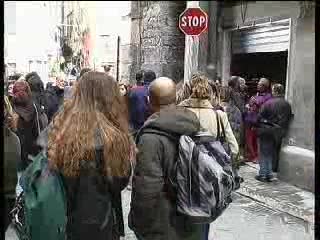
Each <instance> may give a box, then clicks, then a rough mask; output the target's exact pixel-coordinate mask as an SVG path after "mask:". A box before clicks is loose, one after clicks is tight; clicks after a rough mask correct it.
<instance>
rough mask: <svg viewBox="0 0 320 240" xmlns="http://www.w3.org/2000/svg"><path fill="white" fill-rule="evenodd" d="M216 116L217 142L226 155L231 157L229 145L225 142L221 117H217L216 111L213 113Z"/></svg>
mask: <svg viewBox="0 0 320 240" xmlns="http://www.w3.org/2000/svg"><path fill="white" fill-rule="evenodd" d="M215 114H216V121H217V140H219V141H220V142H221V144H222V146H223V148H224V150H225V151H226V153H227V154H228V155H229V156H231V155H232V154H231V148H230V145H229V143H228V142H227V140H226V132H225V129H224V126H223V123H222V120H221V117H220V116H219V114H218V113H217V111H215ZM220 128H221V129H220Z"/></svg>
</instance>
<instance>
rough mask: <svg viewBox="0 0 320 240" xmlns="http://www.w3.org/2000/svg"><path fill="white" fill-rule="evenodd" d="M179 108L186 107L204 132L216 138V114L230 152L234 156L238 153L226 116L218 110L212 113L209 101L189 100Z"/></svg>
mask: <svg viewBox="0 0 320 240" xmlns="http://www.w3.org/2000/svg"><path fill="white" fill-rule="evenodd" d="M179 106H181V107H186V108H188V109H189V110H191V111H192V112H194V113H195V114H196V115H197V117H198V119H199V121H200V124H201V127H202V128H203V129H204V130H207V131H209V132H210V133H211V134H212V135H213V136H215V137H216V136H217V120H216V115H215V114H216V113H218V115H219V116H220V119H221V122H222V124H223V126H224V129H225V134H226V141H227V142H228V143H229V146H230V149H231V152H232V153H233V154H235V155H237V154H238V152H239V146H238V143H237V140H236V138H235V136H234V134H233V132H232V129H231V126H230V123H229V121H228V116H227V114H226V113H225V112H222V111H220V110H217V111H214V110H213V107H212V105H211V103H210V102H209V100H198V99H195V98H189V99H186V100H184V101H183V102H181V103H180V104H179Z"/></svg>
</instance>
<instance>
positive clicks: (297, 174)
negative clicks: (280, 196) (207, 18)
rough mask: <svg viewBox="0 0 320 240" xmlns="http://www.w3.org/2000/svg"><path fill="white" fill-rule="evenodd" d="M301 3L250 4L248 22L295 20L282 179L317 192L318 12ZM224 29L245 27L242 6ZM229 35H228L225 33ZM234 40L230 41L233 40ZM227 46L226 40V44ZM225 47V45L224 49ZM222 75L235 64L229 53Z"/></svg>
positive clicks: (226, 15) (228, 14) (227, 17)
mask: <svg viewBox="0 0 320 240" xmlns="http://www.w3.org/2000/svg"><path fill="white" fill-rule="evenodd" d="M304 12H305V9H304V8H303V3H302V2H299V1H288V2H284V1H274V2H268V1H259V2H255V3H253V2H252V3H250V2H249V3H248V5H247V11H246V18H245V21H246V22H250V21H257V20H259V19H262V18H268V17H280V18H290V19H291V36H290V48H289V56H288V62H289V64H288V79H287V84H286V85H287V86H286V88H287V89H286V98H287V100H288V101H289V102H290V103H291V105H292V110H293V113H294V115H295V116H294V119H293V121H292V124H291V126H290V129H289V134H288V137H287V139H285V140H284V141H283V148H282V151H281V154H280V162H279V174H278V177H279V178H280V179H282V180H284V181H287V182H289V183H291V184H294V185H296V186H298V187H301V188H304V189H307V190H310V191H314V187H315V186H314V167H315V157H314V148H315V146H314V137H315V135H314V129H315V121H314V117H315V105H314V97H315V94H314V89H315V75H314V72H315V13H314V12H315V11H314V9H312V10H310V9H309V11H308V14H304ZM223 23H224V27H231V28H232V27H234V26H237V25H238V24H239V25H241V24H242V18H241V6H235V7H232V8H224V11H223ZM224 34H225V35H227V34H226V32H224ZM229 41H230V39H229ZM223 44H224V45H226V40H225V39H224V42H223ZM221 48H222V46H221ZM227 49H229V51H230V47H228V48H227V47H225V49H224V51H223V57H224V58H222V59H220V61H221V62H222V72H224V70H223V68H224V69H227V67H226V66H225V65H229V64H230V62H231V55H230V53H226V52H225V51H226V50H227Z"/></svg>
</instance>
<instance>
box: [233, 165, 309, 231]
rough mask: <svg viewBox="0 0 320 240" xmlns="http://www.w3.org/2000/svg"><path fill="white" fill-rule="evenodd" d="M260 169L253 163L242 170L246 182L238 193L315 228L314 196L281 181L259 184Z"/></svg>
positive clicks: (241, 173)
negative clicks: (257, 177)
mask: <svg viewBox="0 0 320 240" xmlns="http://www.w3.org/2000/svg"><path fill="white" fill-rule="evenodd" d="M258 169H259V165H257V164H251V163H249V164H246V165H245V166H243V167H241V168H240V171H239V175H240V176H241V177H243V178H244V182H243V183H242V185H241V188H240V189H239V190H238V191H237V192H238V193H239V194H241V195H244V196H247V197H249V198H252V199H254V200H256V201H258V202H261V203H262V204H264V205H266V206H267V207H270V208H272V209H276V210H278V211H281V212H285V213H288V214H290V215H292V216H294V217H297V218H300V219H303V220H304V221H305V222H307V223H308V225H309V226H310V227H312V228H313V226H314V194H313V193H311V192H307V191H304V190H301V189H299V188H297V187H295V186H292V185H290V184H287V183H285V182H281V181H279V180H275V181H274V182H272V183H263V182H259V181H257V180H256V179H255V178H254V177H255V176H256V175H257V173H258Z"/></svg>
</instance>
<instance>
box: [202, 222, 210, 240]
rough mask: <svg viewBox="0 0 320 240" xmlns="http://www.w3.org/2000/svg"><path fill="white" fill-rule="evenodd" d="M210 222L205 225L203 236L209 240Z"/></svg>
mask: <svg viewBox="0 0 320 240" xmlns="http://www.w3.org/2000/svg"><path fill="white" fill-rule="evenodd" d="M209 232H210V224H206V225H205V236H204V239H203V240H209Z"/></svg>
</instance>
